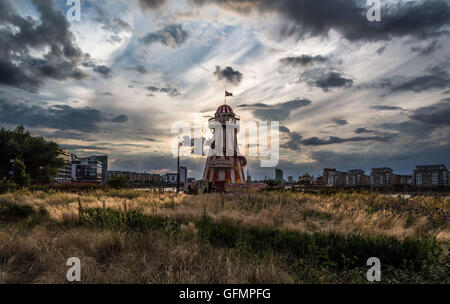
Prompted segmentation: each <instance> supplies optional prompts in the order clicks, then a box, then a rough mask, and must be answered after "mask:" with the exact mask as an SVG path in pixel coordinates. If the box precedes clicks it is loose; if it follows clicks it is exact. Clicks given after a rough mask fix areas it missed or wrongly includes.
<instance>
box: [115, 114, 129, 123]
mask: <svg viewBox="0 0 450 304" xmlns="http://www.w3.org/2000/svg"><path fill="white" fill-rule="evenodd" d="M111 121H112V122H116V123H124V122H127V121H128V116H127V115H124V114H121V115H117V116H115V117H113V119H111Z"/></svg>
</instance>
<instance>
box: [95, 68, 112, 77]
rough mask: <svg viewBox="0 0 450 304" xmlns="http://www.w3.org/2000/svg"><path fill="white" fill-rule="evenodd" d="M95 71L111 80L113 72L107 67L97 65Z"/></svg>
mask: <svg viewBox="0 0 450 304" xmlns="http://www.w3.org/2000/svg"><path fill="white" fill-rule="evenodd" d="M93 71H94V72H96V73H99V74H101V75H102V76H103V77H104V78H111V75H112V70H111V69H110V68H108V67H107V66H105V65H97V66H95V67H94V68H93Z"/></svg>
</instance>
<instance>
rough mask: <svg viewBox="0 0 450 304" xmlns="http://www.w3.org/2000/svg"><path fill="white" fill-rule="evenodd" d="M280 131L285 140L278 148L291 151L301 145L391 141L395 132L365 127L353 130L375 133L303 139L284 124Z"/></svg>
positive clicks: (298, 148)
mask: <svg viewBox="0 0 450 304" xmlns="http://www.w3.org/2000/svg"><path fill="white" fill-rule="evenodd" d="M280 132H282V133H285V136H286V137H287V140H286V141H285V142H284V143H282V144H281V145H280V148H283V149H289V150H293V151H300V150H301V145H304V146H326V145H333V144H342V143H348V142H362V141H376V142H389V141H392V140H393V139H394V138H395V137H396V134H393V133H381V132H376V131H371V130H367V129H365V128H360V129H357V130H356V131H355V132H356V133H357V134H360V133H376V136H354V137H349V138H341V137H337V136H330V137H328V138H326V139H322V138H318V137H310V138H305V139H303V136H302V135H300V134H299V133H297V132H293V131H290V130H289V129H288V128H286V127H284V126H280Z"/></svg>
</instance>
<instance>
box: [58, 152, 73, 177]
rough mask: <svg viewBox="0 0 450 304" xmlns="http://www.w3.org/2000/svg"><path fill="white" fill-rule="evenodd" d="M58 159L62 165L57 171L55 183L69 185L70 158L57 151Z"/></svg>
mask: <svg viewBox="0 0 450 304" xmlns="http://www.w3.org/2000/svg"><path fill="white" fill-rule="evenodd" d="M59 157H60V158H62V159H63V160H64V165H63V166H62V167H61V168H59V169H58V173H57V175H56V177H55V180H54V181H55V183H70V182H71V181H72V157H71V156H70V153H69V152H67V151H65V150H60V151H59Z"/></svg>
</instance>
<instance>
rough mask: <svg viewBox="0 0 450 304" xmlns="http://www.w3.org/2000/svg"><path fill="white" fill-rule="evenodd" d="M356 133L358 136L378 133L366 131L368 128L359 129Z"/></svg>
mask: <svg viewBox="0 0 450 304" xmlns="http://www.w3.org/2000/svg"><path fill="white" fill-rule="evenodd" d="M355 133H356V134H364V133H367V134H370V133H376V131H374V130H369V129H366V128H358V129H356V130H355Z"/></svg>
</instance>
